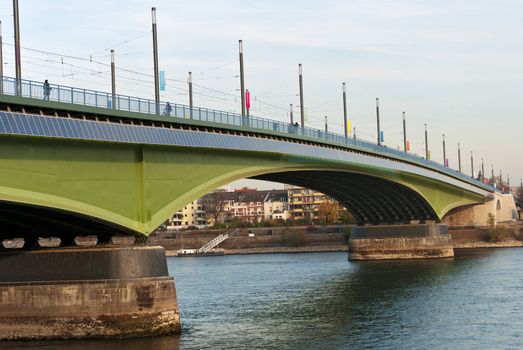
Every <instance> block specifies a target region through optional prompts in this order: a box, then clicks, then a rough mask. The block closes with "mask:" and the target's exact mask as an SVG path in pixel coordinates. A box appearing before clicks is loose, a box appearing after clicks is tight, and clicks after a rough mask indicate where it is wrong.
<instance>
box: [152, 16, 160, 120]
mask: <svg viewBox="0 0 523 350" xmlns="http://www.w3.org/2000/svg"><path fill="white" fill-rule="evenodd" d="M151 17H152V26H153V60H154V102H155V104H156V114H160V85H159V76H158V33H157V29H156V7H153V8H151Z"/></svg>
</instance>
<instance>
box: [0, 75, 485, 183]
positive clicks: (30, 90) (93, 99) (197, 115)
mask: <svg viewBox="0 0 523 350" xmlns="http://www.w3.org/2000/svg"><path fill="white" fill-rule="evenodd" d="M2 88H3V89H2V91H3V94H6V95H13V96H14V95H16V79H15V78H11V77H5V76H4V77H3V81H2ZM44 92H46V93H44ZM21 94H22V97H28V98H34V99H44V100H49V101H56V102H64V103H71V104H76V105H83V106H91V107H99V108H106V109H114V110H119V111H129V112H138V113H145V114H162V115H167V116H171V117H176V118H184V119H193V120H200V121H205V122H213V123H219V124H226V125H233V126H244V127H250V128H254V129H263V130H268V131H272V132H279V133H285V134H290V135H298V136H305V137H308V138H312V139H315V140H319V141H330V142H338V143H341V144H344V145H348V146H351V147H358V148H363V149H366V150H370V151H372V152H373V153H378V154H382V155H389V156H393V157H394V158H401V159H403V160H408V161H411V162H414V163H417V164H420V165H423V166H425V167H429V168H432V169H434V170H437V171H440V172H442V173H445V174H448V175H451V176H453V177H457V178H460V179H462V180H464V181H466V182H469V183H472V184H474V185H476V186H479V187H483V188H485V189H488V190H492V187H491V186H488V185H486V184H484V183H483V182H482V181H480V180H476V179H473V178H471V177H470V176H467V175H465V174H463V173H460V172H458V171H457V170H453V169H451V168H448V167H445V166H444V165H442V164H439V163H436V162H435V161H431V160H428V159H425V158H423V157H420V156H418V155H416V154H412V153H407V152H403V151H400V150H397V149H394V148H389V147H387V146H383V145H378V144H375V143H373V142H369V141H364V140H361V139H356V138H354V137H347V138H346V137H345V136H344V135H341V134H336V133H332V132H327V133H326V132H325V131H323V130H320V129H315V128H309V127H303V126H295V125H292V124H290V123H286V122H282V121H277V120H271V119H266V118H259V117H256V116H249V117H242V115H241V114H238V113H231V112H224V111H218V110H214V109H208V108H201V107H193V108H192V109H191V108H190V107H189V106H186V105H181V104H175V103H172V104H170V107H171V110H170V111H169V110H168V108H166V107H167V105H168V102H160V103H159V104H156V102H155V101H153V100H149V99H144V98H139V97H132V96H126V95H115V96H114V98H113V95H112V94H110V93H107V92H100V91H95V90H89V89H81V88H76V87H71V86H64V85H56V84H49V86H48V88H45V87H44V84H43V83H42V82H35V81H31V80H25V79H22V81H21ZM113 101H114V106H113Z"/></svg>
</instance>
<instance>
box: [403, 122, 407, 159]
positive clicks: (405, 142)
mask: <svg viewBox="0 0 523 350" xmlns="http://www.w3.org/2000/svg"><path fill="white" fill-rule="evenodd" d="M403 150H404V151H405V153H407V122H406V121H405V112H403Z"/></svg>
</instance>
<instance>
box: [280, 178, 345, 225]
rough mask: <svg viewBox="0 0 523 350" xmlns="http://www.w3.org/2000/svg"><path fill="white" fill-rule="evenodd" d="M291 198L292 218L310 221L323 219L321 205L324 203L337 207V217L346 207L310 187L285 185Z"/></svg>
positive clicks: (290, 213) (290, 214) (289, 198)
mask: <svg viewBox="0 0 523 350" xmlns="http://www.w3.org/2000/svg"><path fill="white" fill-rule="evenodd" d="M285 188H286V190H287V193H288V200H289V217H290V218H291V219H292V220H303V221H305V222H310V221H313V220H321V219H322V218H321V217H320V207H321V206H322V205H323V204H333V205H335V206H336V209H337V218H336V219H338V218H340V217H341V215H342V214H343V212H344V211H346V209H345V208H343V207H342V206H341V205H340V204H339V203H338V202H337V201H335V200H334V199H332V198H330V197H329V196H327V195H325V194H323V193H321V192H317V191H314V190H311V189H308V188H303V187H297V186H292V185H286V186H285Z"/></svg>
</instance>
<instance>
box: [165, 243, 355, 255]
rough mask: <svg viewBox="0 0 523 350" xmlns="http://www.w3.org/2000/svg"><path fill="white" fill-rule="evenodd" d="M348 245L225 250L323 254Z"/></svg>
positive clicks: (230, 251) (234, 251)
mask: <svg viewBox="0 0 523 350" xmlns="http://www.w3.org/2000/svg"><path fill="white" fill-rule="evenodd" d="M348 249H349V246H348V244H336V245H318V246H303V247H276V246H275V247H256V248H237V249H224V253H225V255H237V254H275V253H321V252H346V251H348ZM165 254H166V255H167V256H177V255H178V251H176V250H166V252H165Z"/></svg>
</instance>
